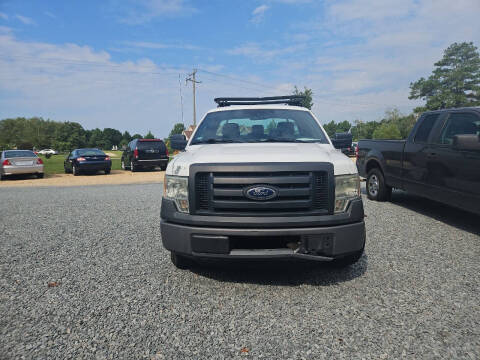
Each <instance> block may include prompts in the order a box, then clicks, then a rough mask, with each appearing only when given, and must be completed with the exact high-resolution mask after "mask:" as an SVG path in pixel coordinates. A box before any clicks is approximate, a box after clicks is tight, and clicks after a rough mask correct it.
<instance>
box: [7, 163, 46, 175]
mask: <svg viewBox="0 0 480 360" xmlns="http://www.w3.org/2000/svg"><path fill="white" fill-rule="evenodd" d="M1 171H2V174H3V175H17V174H18V175H19V174H41V173H43V165H29V166H20V165H19V166H16V165H5V166H3V168H2V169H1Z"/></svg>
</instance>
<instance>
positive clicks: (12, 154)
mask: <svg viewBox="0 0 480 360" xmlns="http://www.w3.org/2000/svg"><path fill="white" fill-rule="evenodd" d="M3 156H4V157H5V158H16V157H37V155H35V153H34V152H33V151H30V150H9V151H4V153H3Z"/></svg>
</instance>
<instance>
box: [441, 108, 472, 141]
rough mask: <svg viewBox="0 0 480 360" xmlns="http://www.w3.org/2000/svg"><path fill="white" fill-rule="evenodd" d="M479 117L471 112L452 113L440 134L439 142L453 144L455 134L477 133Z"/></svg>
mask: <svg viewBox="0 0 480 360" xmlns="http://www.w3.org/2000/svg"><path fill="white" fill-rule="evenodd" d="M479 134H480V118H479V117H478V116H475V115H474V114H471V113H453V114H451V115H450V117H449V118H448V121H447V124H446V125H445V127H444V128H443V131H442V134H441V135H440V143H441V144H448V145H451V144H453V137H454V136H455V135H479Z"/></svg>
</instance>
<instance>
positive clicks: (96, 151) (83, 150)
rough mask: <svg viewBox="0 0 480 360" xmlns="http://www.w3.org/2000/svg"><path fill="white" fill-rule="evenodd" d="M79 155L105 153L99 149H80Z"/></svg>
mask: <svg viewBox="0 0 480 360" xmlns="http://www.w3.org/2000/svg"><path fill="white" fill-rule="evenodd" d="M77 155H79V156H95V155H105V153H104V152H103V151H102V150H99V149H80V150H77Z"/></svg>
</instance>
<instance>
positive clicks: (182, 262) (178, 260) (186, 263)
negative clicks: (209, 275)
mask: <svg viewBox="0 0 480 360" xmlns="http://www.w3.org/2000/svg"><path fill="white" fill-rule="evenodd" d="M170 260H171V261H172V264H173V265H175V267H176V268H177V269H180V270H185V269H188V268H189V267H190V265H191V261H190V259H188V258H187V257H185V256H183V255H179V254H177V253H175V252H173V251H171V252H170Z"/></svg>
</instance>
